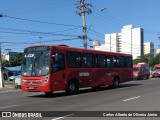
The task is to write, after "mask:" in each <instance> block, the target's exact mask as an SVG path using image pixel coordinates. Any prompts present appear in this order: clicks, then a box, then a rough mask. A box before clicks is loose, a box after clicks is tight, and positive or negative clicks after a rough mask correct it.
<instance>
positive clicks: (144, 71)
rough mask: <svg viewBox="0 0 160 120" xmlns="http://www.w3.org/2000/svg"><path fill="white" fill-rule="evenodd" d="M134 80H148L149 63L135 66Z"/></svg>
mask: <svg viewBox="0 0 160 120" xmlns="http://www.w3.org/2000/svg"><path fill="white" fill-rule="evenodd" d="M133 76H134V79H137V80H140V79H148V78H149V76H150V71H149V66H148V64H147V63H138V64H134V65H133Z"/></svg>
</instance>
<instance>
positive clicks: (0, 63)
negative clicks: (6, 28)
mask: <svg viewBox="0 0 160 120" xmlns="http://www.w3.org/2000/svg"><path fill="white" fill-rule="evenodd" d="M3 87H4V79H3V74H2V55H1V43H0V88H3Z"/></svg>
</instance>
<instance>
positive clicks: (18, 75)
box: [9, 74, 20, 81]
mask: <svg viewBox="0 0 160 120" xmlns="http://www.w3.org/2000/svg"><path fill="white" fill-rule="evenodd" d="M17 77H20V74H15V75H13V76H10V77H9V81H14V80H15V79H16V78H17Z"/></svg>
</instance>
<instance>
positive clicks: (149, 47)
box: [144, 42, 154, 55]
mask: <svg viewBox="0 0 160 120" xmlns="http://www.w3.org/2000/svg"><path fill="white" fill-rule="evenodd" d="M144 54H152V55H154V43H153V42H144Z"/></svg>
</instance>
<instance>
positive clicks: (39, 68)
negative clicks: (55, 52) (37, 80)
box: [22, 51, 50, 76]
mask: <svg viewBox="0 0 160 120" xmlns="http://www.w3.org/2000/svg"><path fill="white" fill-rule="evenodd" d="M49 56H50V53H49V51H45V52H31V53H24V58H23V63H22V75H24V76H41V75H47V74H48V73H49V65H50V60H49Z"/></svg>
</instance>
